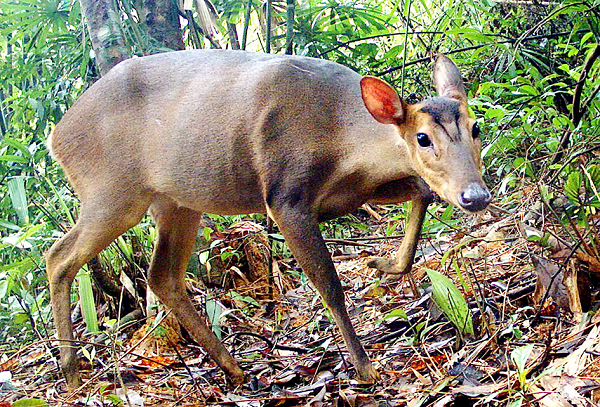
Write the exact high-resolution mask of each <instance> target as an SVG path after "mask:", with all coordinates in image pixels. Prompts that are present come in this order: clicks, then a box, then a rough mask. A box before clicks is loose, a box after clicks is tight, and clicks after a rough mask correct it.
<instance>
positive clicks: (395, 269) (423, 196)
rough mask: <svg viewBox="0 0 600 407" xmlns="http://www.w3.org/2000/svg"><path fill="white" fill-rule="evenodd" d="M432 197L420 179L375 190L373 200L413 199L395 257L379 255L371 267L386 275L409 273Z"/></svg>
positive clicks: (399, 200) (389, 201) (410, 179)
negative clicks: (389, 257)
mask: <svg viewBox="0 0 600 407" xmlns="http://www.w3.org/2000/svg"><path fill="white" fill-rule="evenodd" d="M432 199H433V198H432V194H431V191H430V190H429V187H428V186H427V185H426V184H425V182H424V181H423V180H421V179H420V178H413V177H411V178H407V179H405V180H402V182H395V183H393V184H389V185H386V186H385V188H382V189H380V190H379V191H376V195H375V196H374V197H373V199H372V200H371V201H370V202H374V203H391V202H394V203H399V202H405V201H408V200H412V210H411V212H410V215H409V218H408V224H407V225H406V231H405V234H404V239H402V243H401V244H400V247H399V248H398V252H397V253H396V258H395V259H394V260H392V259H387V258H383V257H378V258H375V259H373V260H371V261H370V262H369V267H373V268H376V269H377V270H379V271H381V272H382V273H384V274H407V273H409V272H410V269H411V267H412V265H413V261H414V259H415V253H416V251H417V244H418V242H419V237H420V235H421V228H422V227H423V221H424V220H425V213H426V212H427V206H429V204H430V203H431V201H432Z"/></svg>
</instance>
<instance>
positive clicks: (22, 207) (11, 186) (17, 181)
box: [7, 175, 29, 225]
mask: <svg viewBox="0 0 600 407" xmlns="http://www.w3.org/2000/svg"><path fill="white" fill-rule="evenodd" d="M7 184H8V194H9V195H10V200H11V202H12V207H13V209H14V210H15V212H16V213H17V217H18V218H19V223H20V224H21V225H25V224H27V223H28V222H29V211H28V209H27V194H26V193H25V177H24V176H22V175H21V176H18V177H14V178H11V179H9V180H8V183H7Z"/></svg>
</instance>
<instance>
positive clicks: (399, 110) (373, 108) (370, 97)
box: [360, 76, 405, 124]
mask: <svg viewBox="0 0 600 407" xmlns="http://www.w3.org/2000/svg"><path fill="white" fill-rule="evenodd" d="M360 89H361V91H362V98H363V102H364V103H365V106H366V108H367V110H368V111H369V113H371V115H372V116H373V117H374V118H375V120H377V121H378V122H380V123H383V124H397V123H401V122H402V121H404V114H405V104H404V102H403V101H402V99H400V97H399V96H398V93H396V91H395V90H394V88H392V87H391V86H390V85H388V84H387V83H386V82H384V81H382V80H381V79H378V78H375V77H373V76H365V77H364V78H362V80H361V81H360Z"/></svg>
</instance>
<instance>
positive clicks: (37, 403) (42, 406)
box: [12, 399, 48, 407]
mask: <svg viewBox="0 0 600 407" xmlns="http://www.w3.org/2000/svg"><path fill="white" fill-rule="evenodd" d="M12 405H13V407H46V406H47V405H48V403H46V402H45V401H44V400H40V399H21V400H17V401H15V402H14V403H13V404H12Z"/></svg>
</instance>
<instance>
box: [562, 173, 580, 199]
mask: <svg viewBox="0 0 600 407" xmlns="http://www.w3.org/2000/svg"><path fill="white" fill-rule="evenodd" d="M582 182H583V175H581V173H579V172H577V171H575V172H572V173H570V174H569V176H568V177H567V181H566V182H565V194H566V195H567V198H569V200H570V201H571V202H574V203H578V202H579V188H581V183H582Z"/></svg>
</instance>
